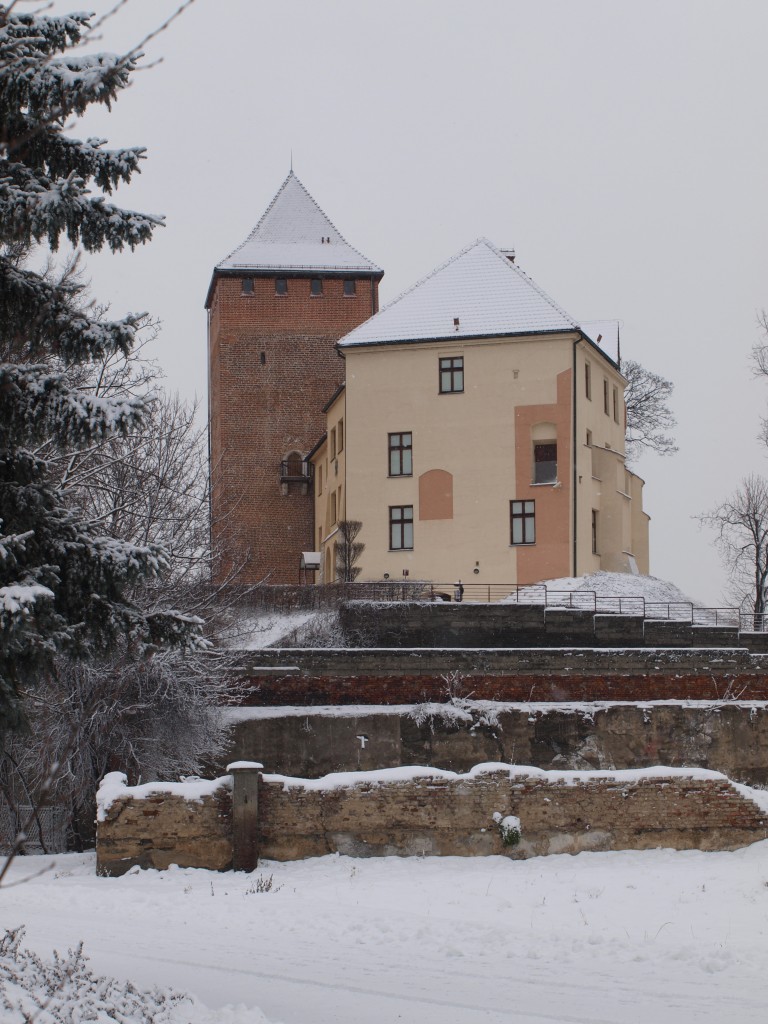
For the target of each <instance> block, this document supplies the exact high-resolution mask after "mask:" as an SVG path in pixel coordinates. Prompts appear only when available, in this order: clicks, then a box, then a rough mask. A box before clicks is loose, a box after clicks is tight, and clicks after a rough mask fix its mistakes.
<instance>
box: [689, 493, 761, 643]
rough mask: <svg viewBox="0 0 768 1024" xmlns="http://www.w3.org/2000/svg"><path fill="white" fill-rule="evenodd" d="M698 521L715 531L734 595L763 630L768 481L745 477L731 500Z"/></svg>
mask: <svg viewBox="0 0 768 1024" xmlns="http://www.w3.org/2000/svg"><path fill="white" fill-rule="evenodd" d="M698 519H699V521H700V522H702V523H704V524H705V525H707V526H710V527H711V528H712V529H713V530H715V532H716V538H715V543H716V545H717V547H718V549H719V551H720V556H721V558H722V560H723V563H724V564H725V566H726V568H727V569H728V574H729V576H730V581H731V588H732V593H733V596H734V597H735V598H736V599H737V600H738V601H739V603H740V604H742V605H744V606H745V607H747V608H748V609H749V610H750V611H751V612H752V613H753V614H754V625H755V629H762V628H763V621H764V615H765V611H766V599H767V598H768V593H766V591H767V590H768V481H766V480H764V479H763V477H760V476H755V475H754V474H753V475H751V476H748V477H745V478H744V479H743V480H742V482H741V484H740V485H739V487H738V488H737V489H736V490H735V491H734V493H733V494H732V495H731V496H730V497H729V498H727V499H726V500H725V501H724V502H722V503H721V504H720V505H718V506H717V507H716V508H714V509H712V511H711V512H706V513H704V515H701V516H698Z"/></svg>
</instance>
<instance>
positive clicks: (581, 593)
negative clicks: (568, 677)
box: [334, 580, 768, 633]
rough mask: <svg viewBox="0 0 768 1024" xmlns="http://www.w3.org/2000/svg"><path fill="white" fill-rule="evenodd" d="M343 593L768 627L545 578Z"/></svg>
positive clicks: (767, 620)
mask: <svg viewBox="0 0 768 1024" xmlns="http://www.w3.org/2000/svg"><path fill="white" fill-rule="evenodd" d="M334 586H335V587H336V588H338V591H339V594H340V597H342V599H343V598H346V599H350V598H351V599H352V600H364V601H365V600H368V601H451V602H458V601H461V602H462V603H463V604H498V603H504V604H516V605H534V606H536V605H539V606H543V607H545V608H553V609H557V608H565V609H572V610H574V611H587V612H592V613H593V614H608V615H630V616H635V617H638V618H643V619H653V620H657V621H666V622H679V623H681V624H688V625H690V626H699V627H708V626H715V627H718V628H730V629H740V630H743V631H745V632H755V633H764V632H768V613H766V614H760V615H757V614H754V613H752V612H742V611H740V610H739V609H738V608H701V607H699V606H698V605H694V604H692V603H691V602H688V601H648V600H646V599H645V598H644V597H642V596H639V595H631V594H630V595H619V594H610V595H603V594H598V593H596V592H595V591H593V590H550V589H549V588H548V587H546V586H545V585H544V584H543V583H535V584H510V583H474V582H470V583H463V582H462V583H461V585H459V583H458V581H457V582H454V583H434V582H430V581H424V580H381V581H376V582H370V581H369V582H365V583H341V584H334Z"/></svg>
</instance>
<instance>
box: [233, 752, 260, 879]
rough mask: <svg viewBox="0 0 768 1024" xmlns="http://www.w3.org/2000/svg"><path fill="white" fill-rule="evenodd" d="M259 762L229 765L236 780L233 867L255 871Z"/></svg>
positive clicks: (257, 855) (234, 781)
mask: <svg viewBox="0 0 768 1024" xmlns="http://www.w3.org/2000/svg"><path fill="white" fill-rule="evenodd" d="M263 767H264V765H263V764H259V762H258V761H234V762H233V763H232V764H228V765H227V771H228V772H229V773H230V775H231V776H232V784H233V785H232V867H233V869H234V870H235V871H253V870H254V868H255V867H256V865H257V864H258V862H259V835H258V829H259V774H260V772H261V769H262V768H263Z"/></svg>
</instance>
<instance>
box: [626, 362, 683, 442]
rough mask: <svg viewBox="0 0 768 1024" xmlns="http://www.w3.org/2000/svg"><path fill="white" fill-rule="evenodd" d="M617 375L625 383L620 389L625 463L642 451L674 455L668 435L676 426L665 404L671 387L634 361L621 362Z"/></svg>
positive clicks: (667, 405) (672, 388)
mask: <svg viewBox="0 0 768 1024" xmlns="http://www.w3.org/2000/svg"><path fill="white" fill-rule="evenodd" d="M621 372H622V373H623V374H624V376H625V377H626V379H627V385H626V387H625V388H624V402H625V405H626V410H627V433H626V456H627V461H628V462H633V461H634V460H636V459H637V458H638V457H639V456H640V454H641V453H642V452H643V451H645V450H649V451H654V452H656V453H657V454H658V455H674V453H675V452H676V451H677V445H676V444H675V441H674V438H673V437H672V436H671V434H669V433H668V431H671V430H672V429H673V428H674V427H675V426H676V425H677V420H676V419H675V417H674V415H673V414H672V411H671V409H670V408H669V404H668V403H669V400H670V398H671V397H672V392H673V391H674V389H675V386H674V384H673V383H672V382H671V381H669V380H666V378H664V377H661V376H660V375H659V374H658V373H653V372H651V370H646V369H645V367H644V366H641V365H640V363H637V362H635V360H634V359H623V360H622V362H621Z"/></svg>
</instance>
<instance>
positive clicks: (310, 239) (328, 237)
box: [216, 171, 382, 274]
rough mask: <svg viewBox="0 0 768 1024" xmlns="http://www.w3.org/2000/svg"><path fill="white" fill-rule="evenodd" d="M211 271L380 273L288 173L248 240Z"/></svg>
mask: <svg viewBox="0 0 768 1024" xmlns="http://www.w3.org/2000/svg"><path fill="white" fill-rule="evenodd" d="M216 270H338V271H342V272H343V271H361V272H364V273H374V274H380V273H382V271H381V268H380V267H377V266H376V264H375V263H372V262H371V261H370V260H369V259H368V258H367V257H365V256H363V254H362V253H360V252H358V251H357V249H353V248H352V246H351V245H350V244H349V243H348V242H347V241H346V240H345V239H344V238H343V237H342V236H341V234H340V233H339V232H338V231H337V230H336V228H335V227H334V225H333V224H332V223H331V221H330V220H329V218H328V217H327V216H326V214H325V213H324V212H323V211H322V210H321V209H320V207H319V206H318V205H317V203H316V202H315V200H314V199H313V198H312V196H311V195H310V194H309V192H307V190H306V188H304V186H303V185H302V183H301V182H300V181H299V179H298V178H297V177H296V175H295V174H294V173H293V171H291V172H290V173H289V174H288V177H287V178H286V179H285V181H284V182H283V184H282V185H281V186H280V189H279V191H278V193H277V195H276V196H275V198H274V199H273V200H272V202H271V203H270V204H269V206H268V207H267V210H266V212H265V213H264V215H263V216H262V218H261V220H260V221H259V223H258V224H257V225H256V227H255V228H254V229H253V231H252V232H251V233H250V235H249V236H248V237H247V238H246V240H245V241H244V242H243V243H242V244H241V245H239V246H238V247H237V248H236V249H235V250H234V252H231V253H230V254H229V256H227V257H226V258H225V259H223V260H222V261H221V263H219V264H217V266H216Z"/></svg>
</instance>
